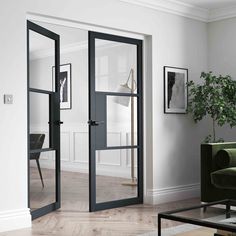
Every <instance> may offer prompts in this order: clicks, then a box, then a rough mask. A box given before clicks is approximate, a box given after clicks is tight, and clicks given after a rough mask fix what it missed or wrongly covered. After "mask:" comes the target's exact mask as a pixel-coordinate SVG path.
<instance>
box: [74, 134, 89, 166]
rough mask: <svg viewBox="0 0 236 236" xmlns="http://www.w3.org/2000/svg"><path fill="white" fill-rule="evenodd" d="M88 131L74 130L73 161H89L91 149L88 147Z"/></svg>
mask: <svg viewBox="0 0 236 236" xmlns="http://www.w3.org/2000/svg"><path fill="white" fill-rule="evenodd" d="M88 143H89V140H88V133H87V132H74V140H73V144H74V156H73V162H78V163H88V156H89V149H88V145H89V144H88Z"/></svg>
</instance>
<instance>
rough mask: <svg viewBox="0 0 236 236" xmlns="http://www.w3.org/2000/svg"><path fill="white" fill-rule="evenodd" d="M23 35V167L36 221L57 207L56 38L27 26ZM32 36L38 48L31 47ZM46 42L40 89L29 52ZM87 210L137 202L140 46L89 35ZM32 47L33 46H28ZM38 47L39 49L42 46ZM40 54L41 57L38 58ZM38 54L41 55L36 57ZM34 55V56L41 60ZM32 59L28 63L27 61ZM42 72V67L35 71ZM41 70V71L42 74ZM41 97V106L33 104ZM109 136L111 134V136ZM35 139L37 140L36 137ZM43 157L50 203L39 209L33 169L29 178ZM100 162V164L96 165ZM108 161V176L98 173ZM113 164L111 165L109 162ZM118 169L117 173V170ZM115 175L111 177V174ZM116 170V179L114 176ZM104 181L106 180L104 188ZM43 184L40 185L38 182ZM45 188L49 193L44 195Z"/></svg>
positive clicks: (140, 139) (140, 196)
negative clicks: (47, 74)
mask: <svg viewBox="0 0 236 236" xmlns="http://www.w3.org/2000/svg"><path fill="white" fill-rule="evenodd" d="M27 35H28V127H29V128H28V162H29V165H28V166H29V168H28V169H29V184H28V186H29V207H30V208H31V212H32V217H33V219H34V218H37V217H39V216H42V215H45V214H47V213H49V212H51V211H54V210H56V209H59V208H60V206H61V194H60V192H61V189H60V185H61V181H60V164H61V162H60V125H61V124H62V122H61V121H60V98H61V94H60V93H61V91H62V90H61V86H62V85H61V84H62V83H61V77H60V76H61V75H60V37H59V35H57V34H56V33H54V32H52V31H49V30H48V29H45V28H43V27H41V26H39V25H37V24H35V23H33V22H30V21H27ZM35 35H36V36H40V37H42V41H40V43H34V42H31V39H35ZM45 39H46V40H48V42H49V41H50V43H49V44H51V45H53V50H51V54H53V56H52V55H51V62H50V63H51V64H50V65H52V67H53V70H52V71H53V75H52V77H53V80H52V82H53V83H49V85H48V86H46V85H45V86H41V85H40V83H39V82H38V81H39V80H40V79H41V78H38V77H37V73H35V70H34V71H33V70H32V71H31V68H34V64H35V63H34V60H35V57H36V56H35V55H36V53H35V52H39V51H40V45H42V44H43V43H45V42H44V41H45ZM88 39H89V42H88V50H89V53H88V55H89V88H88V89H89V121H88V127H89V210H90V211H97V210H103V209H109V208H114V207H121V206H126V205H131V204H138V203H142V202H143V150H142V146H143V126H142V116H143V114H142V41H141V40H137V39H132V38H127V37H120V36H115V35H108V34H103V33H97V32H89V36H88ZM32 41H33V40H32ZM42 42H43V43H42ZM44 53H45V52H44ZM41 54H42V53H41ZM41 54H40V53H39V55H41ZM31 57H32V58H31ZM41 67H42V68H43V64H42V65H41ZM43 70H47V68H43ZM39 97H42V98H43V99H41V101H43V102H41V104H38V103H37V101H38V100H37V99H38V98H39ZM40 106H41V107H43V108H44V109H45V112H46V113H47V115H46V116H45V114H44V115H43V116H42V117H43V118H42V119H44V121H45V122H44V123H45V124H44V127H46V129H47V132H45V133H46V135H44V136H45V137H46V138H45V137H44V142H43V143H41V145H40V144H39V145H38V146H37V145H36V147H35V146H33V145H32V140H31V139H32V134H33V133H34V135H36V137H37V135H38V136H39V137H41V138H42V134H40V132H38V130H37V129H36V128H34V125H33V124H31V123H33V122H32V120H37V118H38V117H39V116H41V115H40V114H39V115H38V116H35V115H34V111H37V110H39V107H40ZM114 130H115V131H114ZM40 135H41V136H40ZM37 155H44V156H47V158H49V159H50V160H51V162H50V163H51V164H50V166H46V168H47V172H48V173H47V175H48V176H50V181H51V182H50V184H48V185H49V186H50V187H51V188H49V186H43V189H44V190H45V191H48V192H50V194H51V199H50V201H48V202H44V205H42V206H41V205H37V204H35V202H33V201H31V200H30V199H31V198H30V194H34V195H35V196H37V194H38V195H40V194H42V192H43V190H41V193H37V191H36V190H35V191H34V188H35V185H37V184H39V183H36V176H37V173H36V172H37V169H36V168H34V169H33V171H32V174H31V172H30V169H31V162H32V159H34V158H32V157H37ZM102 160H103V162H102ZM109 160H110V161H111V163H113V164H112V165H113V166H114V169H113V170H112V171H113V172H114V175H112V176H111V173H112V172H110V173H108V174H107V172H106V171H104V170H105V169H104V168H103V167H104V166H105V165H106V164H107V163H108V162H109ZM112 160H113V161H112ZM122 168H123V169H122ZM114 170H115V171H114ZM116 170H117V174H116ZM38 171H39V172H40V168H38ZM106 180H108V181H107V182H106ZM41 182H42V184H43V180H42V179H41ZM47 188H49V189H48V190H47Z"/></svg>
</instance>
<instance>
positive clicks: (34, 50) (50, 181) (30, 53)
mask: <svg viewBox="0 0 236 236" xmlns="http://www.w3.org/2000/svg"><path fill="white" fill-rule="evenodd" d="M59 47H60V37H59V35H57V34H55V33H54V32H52V31H49V30H47V29H45V28H43V27H41V26H39V25H37V24H35V23H33V22H30V21H27V60H28V63H27V65H28V205H29V207H30V209H31V214H32V218H33V219H35V218H37V217H40V216H43V215H45V214H47V213H49V212H51V211H54V210H56V209H58V208H60V204H61V199H60V124H61V122H60V89H59V86H60V85H59V70H60V68H59V65H60V48H59Z"/></svg>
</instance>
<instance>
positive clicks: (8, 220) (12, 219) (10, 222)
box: [0, 208, 31, 232]
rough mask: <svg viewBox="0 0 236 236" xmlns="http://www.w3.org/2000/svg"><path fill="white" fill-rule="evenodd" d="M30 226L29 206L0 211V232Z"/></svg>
mask: <svg viewBox="0 0 236 236" xmlns="http://www.w3.org/2000/svg"><path fill="white" fill-rule="evenodd" d="M29 227H31V214H30V210H29V208H25V209H18V210H11V211H2V212H0V232H6V231H12V230H17V229H23V228H29Z"/></svg>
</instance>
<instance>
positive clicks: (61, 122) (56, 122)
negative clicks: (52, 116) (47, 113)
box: [54, 120, 64, 125]
mask: <svg viewBox="0 0 236 236" xmlns="http://www.w3.org/2000/svg"><path fill="white" fill-rule="evenodd" d="M63 123H64V122H63V121H60V120H57V121H54V124H55V125H62V124H63Z"/></svg>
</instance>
